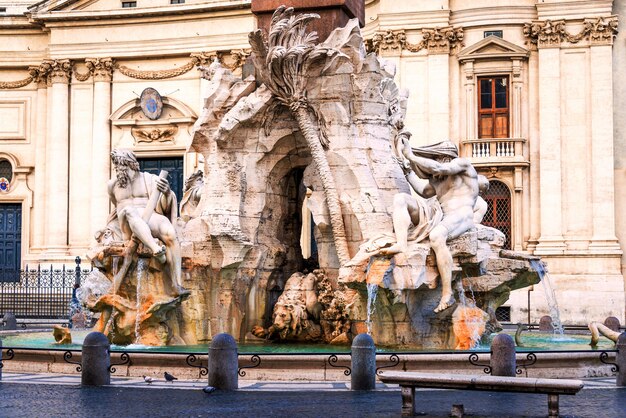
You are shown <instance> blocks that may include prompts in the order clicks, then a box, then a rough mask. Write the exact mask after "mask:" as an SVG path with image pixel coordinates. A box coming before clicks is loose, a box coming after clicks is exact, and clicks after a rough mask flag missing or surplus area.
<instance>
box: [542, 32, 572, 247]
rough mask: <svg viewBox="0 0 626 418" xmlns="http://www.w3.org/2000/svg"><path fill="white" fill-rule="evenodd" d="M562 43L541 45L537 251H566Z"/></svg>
mask: <svg viewBox="0 0 626 418" xmlns="http://www.w3.org/2000/svg"><path fill="white" fill-rule="evenodd" d="M559 46H560V44H550V45H547V46H546V47H541V46H540V48H539V54H538V55H539V109H538V113H539V138H540V142H539V157H540V161H539V188H540V190H541V193H540V195H539V199H540V205H541V206H540V216H541V220H540V225H541V227H540V229H541V236H540V237H539V240H538V241H539V242H538V244H537V247H536V249H535V254H538V255H554V254H563V252H564V250H565V243H564V242H563V232H562V207H561V206H562V202H561V195H562V190H561V174H562V170H561V106H560V100H561V87H560V86H561V65H560V52H561V51H560V48H559Z"/></svg>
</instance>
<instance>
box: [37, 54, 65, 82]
mask: <svg viewBox="0 0 626 418" xmlns="http://www.w3.org/2000/svg"><path fill="white" fill-rule="evenodd" d="M42 66H44V67H46V68H48V67H49V68H50V71H49V74H48V84H54V83H63V84H69V82H70V79H71V76H72V61H70V60H69V59H60V60H44V61H43V62H42Z"/></svg>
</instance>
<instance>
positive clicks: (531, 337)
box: [0, 330, 615, 354]
mask: <svg viewBox="0 0 626 418" xmlns="http://www.w3.org/2000/svg"><path fill="white" fill-rule="evenodd" d="M89 332H90V331H89V330H73V331H72V342H73V344H70V345H63V346H60V345H57V344H55V342H54V338H53V337H52V332H28V333H15V334H6V333H5V334H0V339H1V340H2V345H3V346H4V347H5V348H7V347H11V348H33V349H44V350H45V349H62V350H80V349H81V346H82V343H83V340H84V339H85V337H86V336H87V334H89ZM494 335H495V334H494ZM521 339H522V343H523V346H522V347H518V348H517V351H557V350H558V351H560V350H572V351H591V350H593V349H592V347H591V346H590V345H589V342H590V341H591V336H590V335H582V334H564V335H555V334H545V333H538V332H525V333H523V334H522V336H521ZM111 349H112V350H114V351H128V352H150V353H176V352H180V353H205V352H207V349H208V344H199V345H187V346H169V347H147V346H142V345H135V344H133V345H128V346H116V345H112V346H111ZM613 349H615V345H614V344H613V342H612V341H610V340H608V339H607V338H604V337H601V338H600V342H599V344H598V347H596V348H595V350H613ZM377 351H378V352H381V353H406V352H419V351H422V350H420V348H419V347H414V346H399V347H378V348H377ZM426 351H429V352H450V351H452V352H454V350H426ZM473 351H489V345H488V344H485V345H484V346H479V347H476V348H475V349H474V350H473ZM349 352H350V347H348V346H335V345H325V344H300V343H298V344H296V343H272V342H267V343H243V344H239V353H240V354H246V353H264V354H270V353H272V354H291V353H293V354H298V353H300V354H301V353H334V354H341V353H346V354H347V353H349Z"/></svg>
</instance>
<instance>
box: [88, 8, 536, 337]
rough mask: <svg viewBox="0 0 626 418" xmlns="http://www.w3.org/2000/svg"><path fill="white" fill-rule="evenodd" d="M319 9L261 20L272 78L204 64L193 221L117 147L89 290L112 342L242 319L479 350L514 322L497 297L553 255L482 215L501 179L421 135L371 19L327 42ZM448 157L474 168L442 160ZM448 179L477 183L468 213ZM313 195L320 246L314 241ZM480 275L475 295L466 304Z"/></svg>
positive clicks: (296, 330) (262, 47) (261, 46)
mask: <svg viewBox="0 0 626 418" xmlns="http://www.w3.org/2000/svg"><path fill="white" fill-rule="evenodd" d="M314 18H315V16H314V15H300V16H294V15H293V10H291V9H286V8H284V7H281V8H279V9H278V10H277V11H276V13H275V14H274V17H273V19H272V20H273V25H272V28H271V31H270V35H269V37H268V38H267V41H265V39H264V38H263V36H262V35H261V33H260V31H257V32H254V33H251V34H250V43H251V46H252V50H253V54H252V61H253V63H254V65H255V67H256V70H257V78H256V79H254V78H253V77H248V78H246V79H243V80H242V79H239V78H237V77H235V76H234V75H233V74H232V72H231V71H230V70H228V69H226V68H224V67H222V66H221V65H220V64H219V63H218V62H217V61H216V62H215V63H213V64H212V65H211V66H210V67H209V68H208V69H205V71H203V76H204V77H206V78H207V79H208V87H207V91H206V96H205V97H206V99H205V106H204V109H203V113H202V115H201V117H200V118H199V119H198V121H197V122H196V125H195V127H194V137H193V142H192V144H191V146H190V150H191V151H195V152H198V153H201V154H202V155H203V156H204V160H205V166H204V176H203V177H202V175H200V174H199V173H194V175H193V176H192V178H190V179H189V180H188V182H187V187H186V191H185V197H184V198H183V202H182V207H181V216H182V218H179V219H175V218H174V217H172V216H171V213H172V205H173V202H172V197H173V193H171V191H170V190H169V187H168V185H167V182H164V181H162V180H159V179H158V178H157V177H156V176H152V177H151V176H150V175H147V174H143V173H139V171H138V169H136V168H133V162H132V160H133V158H134V157H133V156H132V153H128V152H126V153H125V152H123V151H114V153H113V163H114V165H115V167H116V171H117V173H118V174H117V179H114V180H112V182H111V183H110V185H109V190H110V195H111V197H112V199H113V201H114V203H117V208H116V213H114V214H112V216H111V217H109V220H108V222H107V225H106V227H105V228H104V229H103V230H102V231H100V232H99V234H98V236H97V241H98V242H97V243H96V244H94V246H93V247H92V249H91V250H90V254H89V257H90V259H91V261H92V263H93V264H94V266H95V267H96V269H97V272H96V273H94V276H93V277H92V282H93V283H88V284H87V287H89V288H92V289H96V290H97V291H95V292H86V294H84V295H82V294H81V300H82V301H83V303H84V304H85V305H86V306H87V307H88V308H90V309H91V310H93V311H97V312H100V313H101V314H100V319H99V321H98V323H97V325H96V329H97V330H99V331H102V332H104V333H105V334H107V335H108V336H109V338H110V339H111V341H112V342H114V343H116V344H131V343H139V344H143V345H154V346H162V345H177V344H196V343H198V342H200V343H201V342H206V341H209V340H210V339H211V338H212V336H214V335H216V334H218V333H222V332H226V333H229V334H231V335H233V336H234V337H235V339H236V340H238V341H239V342H245V341H260V340H261V339H272V340H282V341H309V342H317V343H332V344H349V343H350V341H351V340H352V338H354V336H356V335H357V334H360V333H366V332H367V333H369V334H371V335H372V337H373V338H374V340H375V341H376V343H377V344H379V345H407V346H412V347H420V348H427V349H430V348H454V347H458V348H470V347H472V346H474V345H475V344H476V342H477V341H478V340H479V339H480V336H481V335H482V334H485V333H489V332H491V331H493V330H497V329H499V328H500V326H499V324H498V322H497V320H496V318H495V310H496V308H497V307H498V306H500V305H501V304H503V303H504V302H505V301H506V300H507V298H508V296H509V294H510V292H511V291H512V290H515V289H520V288H523V287H526V286H529V285H532V284H536V283H538V282H539V281H540V276H539V271H538V270H539V269H540V268H542V263H541V262H540V261H539V260H537V259H535V258H533V257H529V256H526V255H524V254H519V253H513V252H510V251H505V250H503V249H502V247H503V245H504V236H503V234H502V233H500V232H499V231H497V230H495V229H492V228H488V227H485V226H482V225H480V219H481V218H482V215H481V210H482V209H481V205H480V199H479V198H477V195H478V189H479V188H480V187H484V182H485V179H484V178H482V179H481V177H480V176H477V175H476V172H475V170H474V168H473V167H472V166H471V164H469V162H468V161H467V160H465V159H463V158H458V150H457V149H456V146H454V144H451V143H449V142H443V143H440V144H436V145H434V146H429V147H421V148H419V149H411V147H410V145H409V143H408V138H409V137H410V133H409V132H408V131H406V130H405V129H404V116H405V114H406V99H407V96H406V93H404V92H403V91H402V90H401V89H400V88H399V87H398V86H397V85H396V83H395V82H394V80H393V79H394V74H395V68H394V66H393V65H392V64H391V63H389V62H386V61H384V60H382V59H381V58H379V57H377V56H376V55H375V54H366V53H365V48H364V44H363V39H362V37H361V34H360V30H359V27H358V22H357V21H356V20H354V21H351V22H349V23H348V25H347V26H346V27H344V28H340V29H336V30H335V31H333V32H332V33H331V34H330V36H329V37H328V38H327V39H326V40H325V41H323V42H321V43H319V44H316V43H315V37H314V35H313V34H310V33H307V32H306V26H307V23H308V22H309V21H310V20H311V19H314ZM442 164H443V165H445V164H451V165H450V166H452V165H454V166H455V167H456V166H459V167H461V169H460V171H458V172H455V173H453V174H450V175H447V174H441V173H438V174H437V173H435V172H434V171H433V170H437V169H438V168H436V167H440V166H441V165H442ZM432 167H435V168H432ZM445 167H448V166H445ZM120 173H121V174H120ZM124 177H130V182H131V184H132V182H134V181H135V179H137V178H144V179H145V181H146V184H149V185H150V187H146V189H145V190H143V191H142V192H141V196H140V197H141V205H139V207H135V208H134V209H128V206H127V205H126V204H124V203H123V202H124V199H125V198H126V197H128V196H127V195H124V193H127V192H124V191H123V189H122V188H120V187H121V185H120V183H122V182H123V181H125V180H122V179H123V178H124ZM450 178H454V179H458V180H459V182H461V183H462V190H461V189H458V190H456V191H457V192H458V193H457V194H459V195H462V198H463V199H465V200H464V202H463V203H462V204H459V205H458V206H461V207H463V211H464V212H463V214H461V213H460V212H459V213H456V212H455V213H453V211H452V210H451V209H450V202H448V201H446V200H445V199H446V198H445V197H444V196H443V192H442V190H443V189H442V188H448V189H446V190H449V189H450V188H451V187H453V186H452V183H454V182H453V181H451V180H447V179H450ZM420 182H421V183H420ZM481 182H482V183H481ZM416 184H417V186H416ZM419 184H421V186H419ZM411 187H412V188H413V189H415V190H416V191H417V192H418V194H420V195H422V196H423V197H420V196H418V197H417V198H416V197H414V195H413V196H412V195H411V194H410V190H411ZM454 187H456V186H454ZM417 189H420V190H421V192H422V193H420V190H417ZM126 190H128V189H126ZM307 190H308V192H306V191H307ZM459 190H461V191H459ZM128 193H131V194H132V193H136V190H134V189H132V191H131V192H128ZM305 196H306V199H305ZM407 196H408V197H407ZM133 197H137V196H135V195H133ZM410 199H415V202H416V203H415V204H419V205H418V206H419V208H418V209H415V211H414V209H413V206H412V205H413V204H414V203H413V202H414V201H413V200H410ZM153 201H154V202H153ZM120 202H121V203H120ZM155 202H156V203H155ZM303 202H306V206H307V208H308V209H309V211H310V212H311V214H312V219H313V222H314V228H313V233H314V237H315V242H316V245H317V257H316V259H313V260H304V258H303V256H302V251H301V249H300V231H301V227H302V219H301V217H300V215H299V214H301V213H302V205H303V204H304V203H303ZM456 203H458V202H456ZM456 203H455V204H456ZM403 205H404V206H403ZM407 210H408V211H409V212H407ZM418 212H419V213H418ZM153 213H154V214H153ZM407 214H410V215H411V216H410V218H407ZM482 214H484V211H483V212H482ZM472 217H473V218H472ZM155 219H157V220H158V222H157V221H155ZM405 219H408V222H405V221H404V220H405ZM146 225H148V227H149V228H148V229H150V230H152V233H153V234H154V233H155V231H156V232H159V233H160V234H155V236H154V238H153V237H152V236H150V234H148V235H146V233H145V231H146ZM459 225H460V226H459ZM172 231H175V233H176V235H177V237H178V238H177V239H172ZM394 231H395V233H393V232H394ZM407 231H408V236H407ZM442 231H447V232H445V233H443V235H442ZM448 238H451V239H448ZM446 241H447V243H446ZM120 272H121V273H120ZM439 281H440V282H441V284H440V285H438V282H439ZM104 288H109V290H108V291H106V292H105V293H103V291H102V289H104ZM469 289H471V292H472V298H471V299H472V303H471V304H459V303H456V301H463V300H465V296H466V292H468V291H469ZM278 293H280V295H278Z"/></svg>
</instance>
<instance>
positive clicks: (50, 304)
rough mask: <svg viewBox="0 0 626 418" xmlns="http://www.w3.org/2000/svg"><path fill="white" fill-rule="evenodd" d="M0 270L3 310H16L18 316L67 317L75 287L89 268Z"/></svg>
mask: <svg viewBox="0 0 626 418" xmlns="http://www.w3.org/2000/svg"><path fill="white" fill-rule="evenodd" d="M76 273H77V271H76V270H74V269H66V268H65V266H64V267H63V268H62V269H53V268H52V266H50V269H42V268H41V266H39V267H37V269H29V268H28V266H26V269H25V270H3V269H0V313H6V312H12V313H13V314H15V316H16V317H18V318H26V319H67V317H68V313H69V305H70V301H71V299H72V290H73V289H74V283H75V282H76V281H77V280H80V281H82V279H84V278H86V277H87V275H88V274H89V270H80V267H78V276H79V277H77V274H76Z"/></svg>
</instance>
